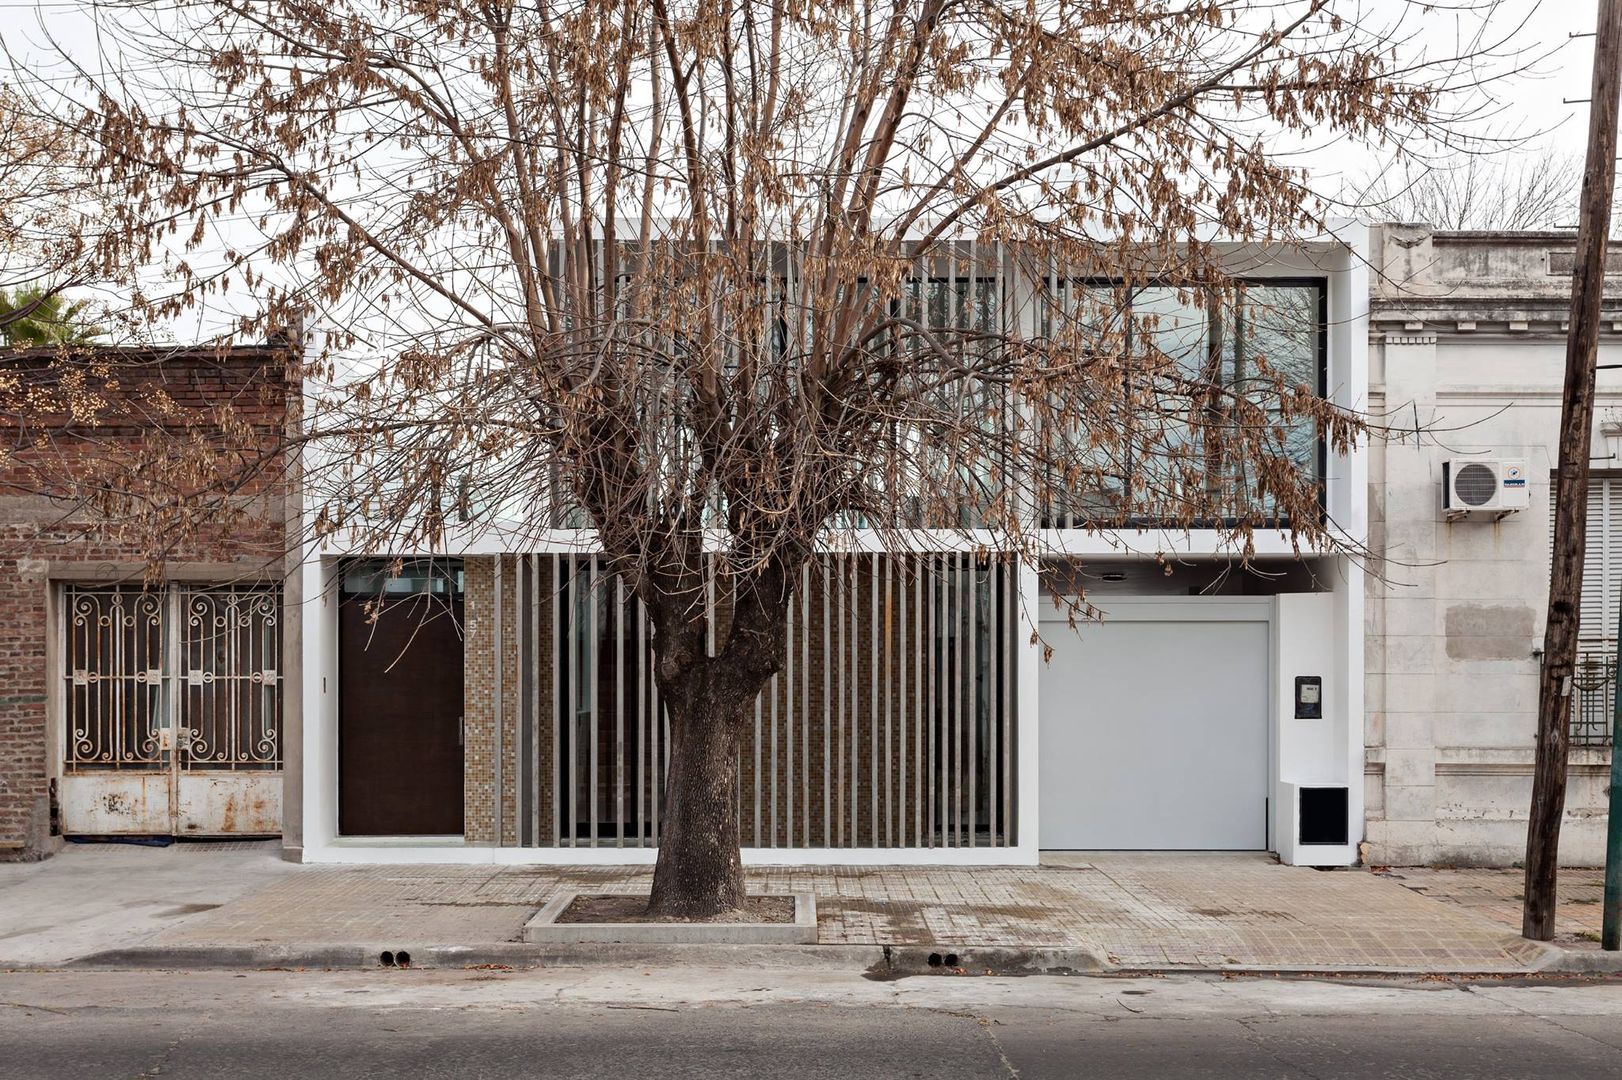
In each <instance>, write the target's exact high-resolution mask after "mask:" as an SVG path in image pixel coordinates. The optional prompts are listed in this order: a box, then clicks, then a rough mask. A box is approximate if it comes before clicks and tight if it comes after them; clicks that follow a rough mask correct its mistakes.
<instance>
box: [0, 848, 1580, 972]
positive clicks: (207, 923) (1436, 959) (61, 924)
mask: <svg viewBox="0 0 1622 1080" xmlns="http://www.w3.org/2000/svg"><path fill="white" fill-rule="evenodd" d="M1443 873H1459V872H1439V871H1399V872H1395V873H1392V874H1386V875H1381V874H1371V873H1368V872H1365V871H1356V870H1340V871H1317V870H1311V869H1306V868H1302V867H1289V866H1280V865H1278V864H1277V863H1275V862H1274V861H1273V860H1272V859H1271V858H1269V857H1267V856H1263V855H1251V854H1241V855H1210V854H1201V855H1178V854H1149V855H1146V854H1118V853H1109V854H1101V853H1100V854H1082V855H1064V856H1054V857H1051V858H1049V859H1048V860H1046V861H1045V862H1044V865H1042V866H1040V867H1029V868H971V867H963V868H920V867H827V868H819V869H807V870H799V869H759V870H751V871H750V872H749V886H750V889H751V891H759V892H781V891H790V890H809V891H811V892H814V893H816V894H817V903H818V916H819V918H818V929H819V937H820V944H822V945H833V946H839V945H844V946H868V947H873V946H883V945H892V946H903V947H905V946H926V947H929V948H940V949H942V950H943V951H945V950H951V949H958V950H964V949H974V948H976V947H978V948H982V949H990V948H998V947H1001V948H1012V949H1037V950H1060V951H1062V950H1067V949H1069V950H1079V951H1087V952H1089V953H1090V954H1091V955H1094V956H1097V957H1099V958H1100V959H1102V960H1104V961H1107V962H1108V963H1109V964H1111V965H1114V966H1117V967H1126V968H1188V969H1215V968H1236V967H1260V968H1291V969H1293V968H1302V969H1319V970H1357V969H1385V970H1405V971H1413V972H1460V971H1481V972H1524V971H1528V970H1532V969H1534V968H1536V967H1537V966H1539V965H1540V964H1541V963H1543V962H1544V961H1546V960H1547V958H1548V957H1549V955H1550V953H1549V950H1548V949H1547V948H1546V947H1544V946H1540V945H1536V944H1533V943H1531V942H1527V941H1524V940H1522V939H1521V938H1520V937H1519V936H1518V935H1517V934H1516V932H1515V928H1514V927H1512V926H1510V925H1507V924H1506V923H1505V922H1503V920H1502V919H1501V918H1498V917H1497V910H1496V908H1494V906H1493V904H1488V903H1484V902H1483V903H1473V902H1467V900H1468V898H1469V897H1470V896H1472V895H1474V894H1472V893H1471V892H1470V891H1469V890H1465V889H1458V888H1455V889H1453V890H1452V891H1451V892H1448V893H1447V895H1440V896H1439V895H1438V893H1439V892H1441V891H1446V890H1441V883H1442V882H1444V881H1450V880H1452V881H1456V880H1459V879H1457V878H1452V879H1450V878H1442V877H1436V876H1435V875H1437V874H1443ZM1489 873H1491V872H1489ZM1498 873H1500V874H1503V873H1505V872H1498ZM1398 874H1403V875H1414V876H1412V877H1408V878H1406V879H1401V880H1399V878H1398ZM1424 874H1429V875H1432V876H1431V877H1429V878H1426V879H1424V882H1421V881H1420V878H1419V875H1424ZM648 880H649V874H648V872H647V871H646V870H644V869H601V868H583V867H563V868H558V867H546V868H542V867H501V868H495V867H489V866H353V867H349V866H291V865H288V864H286V863H282V862H279V861H278V859H277V853H276V850H275V847H274V845H253V844H229V845H218V846H217V847H212V848H211V847H210V846H206V845H185V846H181V845H177V846H176V847H174V848H170V849H167V850H150V849H141V848H125V847H76V848H70V849H69V850H67V851H66V852H64V853H63V854H61V855H59V856H57V857H56V858H55V859H53V860H51V861H49V862H47V863H44V864H38V865H35V866H32V867H27V868H16V867H10V866H4V865H0V960H5V961H13V962H23V963H30V964H54V963H63V962H67V961H70V960H72V959H75V958H78V957H83V956H86V955H88V954H91V953H95V952H101V951H106V950H117V949H125V948H130V947H137V948H141V949H146V950H178V952H179V953H187V954H188V955H193V956H195V955H199V954H203V953H206V952H207V951H208V950H210V949H213V950H216V951H219V950H226V949H235V950H244V949H246V950H253V949H255V948H259V949H261V950H274V949H278V948H280V949H287V950H299V949H306V950H309V949H320V948H322V947H337V946H342V947H350V946H355V947H366V948H378V947H384V948H396V949H398V948H407V949H427V948H431V947H437V946H462V947H471V948H480V947H501V946H506V945H508V944H509V943H513V942H517V941H518V940H519V938H520V933H521V930H522V928H523V925H524V923H525V922H526V921H527V920H528V919H529V918H530V917H531V916H532V915H533V914H534V913H535V912H536V910H538V909H539V908H540V907H541V905H542V904H544V903H545V902H546V901H547V900H548V899H549V898H550V897H551V896H552V894H553V893H554V891H556V890H557V889H559V888H581V887H584V888H588V889H589V888H593V887H602V886H618V887H639V886H640V887H645V886H646V885H647V883H648ZM1483 895H1485V894H1483ZM1461 898H1463V899H1461ZM1494 903H1498V901H1496V900H1495V901H1494ZM222 955H223V954H222ZM237 955H245V954H243V953H238V954H237Z"/></svg>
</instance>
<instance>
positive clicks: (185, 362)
mask: <svg viewBox="0 0 1622 1080" xmlns="http://www.w3.org/2000/svg"><path fill="white" fill-rule="evenodd" d="M283 357H284V354H283V352H282V350H281V349H280V348H273V347H255V348H244V349H238V350H233V351H231V352H227V353H220V352H218V351H215V350H179V351H168V352H154V351H150V350H112V349H108V350H96V351H95V352H94V353H92V354H88V355H85V356H76V357H59V356H56V355H54V354H51V353H45V352H37V351H36V352H19V353H12V354H7V355H5V356H4V357H3V358H0V362H3V363H4V367H3V368H0V371H3V372H5V373H6V374H7V375H13V376H17V377H18V380H19V381H18V383H16V384H12V385H10V386H5V387H0V396H6V395H20V394H24V393H27V392H28V391H29V390H30V388H34V389H38V388H41V387H44V388H49V387H50V386H51V385H53V384H54V383H55V382H56V381H57V380H60V379H61V378H62V377H63V376H64V375H69V376H70V377H84V378H90V379H92V380H94V382H93V385H94V386H95V388H96V389H98V391H99V392H100V394H101V396H102V397H103V398H104V399H105V400H106V402H107V407H106V408H105V409H103V410H102V411H101V413H100V414H99V416H98V417H97V422H94V423H90V422H86V420H85V418H83V417H79V418H71V417H68V416H49V415H46V416H41V415H38V414H33V415H30V414H29V413H26V412H23V411H22V410H21V409H19V408H17V407H16V406H17V401H16V399H15V396H13V397H12V400H10V401H6V402H3V403H0V404H3V405H4V407H0V416H3V417H4V418H5V419H0V438H3V440H4V441H3V443H0V447H3V451H4V452H3V453H0V858H31V857H38V856H39V855H42V854H45V853H48V852H49V851H50V850H52V849H53V846H54V844H55V842H56V841H54V840H53V837H52V831H53V830H52V824H53V823H52V799H51V793H52V783H53V776H52V771H53V763H54V761H55V757H56V755H55V752H54V749H53V746H52V742H53V740H56V739H59V738H60V732H59V731H58V729H57V727H56V725H55V723H54V722H53V719H52V718H51V717H50V715H49V712H48V710H49V701H50V700H51V699H52V695H51V693H50V691H49V688H48V679H49V664H50V658H51V656H52V655H54V649H55V647H56V638H57V635H58V634H59V628H57V627H56V626H54V625H53V622H52V590H53V587H54V584H55V583H56V582H61V581H73V580H82V581H92V580H96V581H107V580H121V579H123V580H134V581H139V580H141V578H142V576H143V574H144V573H145V572H146V570H147V569H148V566H149V565H151V566H153V567H154V568H155V569H156V571H157V574H158V576H159V577H160V578H162V577H174V578H186V579H190V580H202V579H212V580H220V581H225V580H231V579H233V578H241V577H261V576H264V575H267V574H268V575H279V574H280V570H281V553H282V550H283V544H284V537H283V532H282V506H283V494H282V490H281V486H280V484H281V477H280V476H279V475H277V470H276V469H275V468H274V465H275V463H276V459H275V458H274V457H270V458H266V459H264V460H263V461H261V462H260V463H261V464H263V465H267V466H269V467H266V468H263V469H262V470H260V471H259V474H258V475H256V476H254V477H252V478H249V479H247V480H245V482H244V483H243V484H242V485H241V488H240V492H239V493H238V494H236V495H234V497H233V498H232V499H231V500H230V503H229V510H230V514H231V520H230V522H229V524H228V525H226V526H217V525H213V524H211V523H210V522H208V521H203V522H201V523H200V525H199V528H198V529H197V530H196V535H195V536H192V537H190V538H184V537H179V536H178V534H177V536H175V537H171V538H170V540H171V543H170V546H169V550H167V551H166V552H164V553H163V557H162V558H161V559H160V560H158V561H157V562H155V563H150V562H149V556H150V555H151V553H152V540H153V537H152V536H151V535H150V533H142V532H141V531H139V530H129V531H124V532H123V534H122V535H120V532H121V530H119V529H118V528H116V527H115V526H114V525H112V524H110V523H109V522H107V521H105V520H100V519H97V518H96V517H94V516H93V515H91V514H89V513H88V512H86V511H84V510H82V509H80V508H78V507H77V506H76V505H75V504H74V502H73V501H72V500H71V499H69V498H67V497H65V496H67V495H68V494H69V489H68V485H70V484H71V483H72V482H73V481H74V480H75V479H76V478H81V477H84V476H88V475H91V474H93V473H95V472H96V471H97V470H102V469H108V468H113V467H116V465H117V463H118V462H119V461H120V460H133V457H134V456H135V455H138V454H140V453H142V452H150V451H151V450H153V449H155V448H157V447H158V446H159V445H160V443H159V441H158V438H159V437H158V436H157V435H156V434H155V433H154V432H153V431H152V430H151V426H150V425H151V423H152V422H153V421H154V419H155V418H156V417H157V416H158V415H159V412H158V411H156V410H155V409H154V407H153V406H152V402H153V401H155V400H162V401H166V402H172V403H173V404H174V412H172V413H166V414H165V415H166V416H167V417H168V419H169V420H171V421H172V420H173V419H174V418H175V417H179V418H180V419H181V422H182V423H183V424H190V425H191V429H192V432H193V434H199V435H200V436H201V437H205V438H207V437H210V433H211V432H217V431H218V430H219V429H218V428H217V427H216V426H215V424H214V422H213V421H214V419H215V418H219V417H222V416H223V417H227V418H231V419H237V418H240V419H241V420H243V421H246V422H247V423H248V424H249V425H250V426H251V429H252V430H253V431H254V432H257V433H258V434H257V436H256V437H257V438H259V439H261V440H262V441H260V442H259V443H258V444H257V445H256V446H254V447H248V446H245V445H242V444H241V443H240V441H239V440H237V439H234V438H233V439H232V440H231V446H229V447H222V449H227V450H229V449H231V448H233V447H234V448H235V449H236V450H238V451H240V452H241V454H240V456H238V457H236V458H234V459H229V460H238V461H240V460H247V459H251V458H254V457H256V456H261V455H262V454H263V453H264V452H265V450H266V449H267V448H273V447H274V442H275V439H276V438H277V437H278V435H279V433H280V432H281V430H282V426H283V424H284V422H285V413H286V400H287V398H286V392H285V389H284V386H285V384H284V382H283V375H282V373H283V371H284V369H285V367H284V362H283ZM222 410H223V411H222ZM19 417H27V420H26V426H25V421H23V420H20V419H19Z"/></svg>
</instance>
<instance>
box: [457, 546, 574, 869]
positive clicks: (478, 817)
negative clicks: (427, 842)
mask: <svg viewBox="0 0 1622 1080" xmlns="http://www.w3.org/2000/svg"><path fill="white" fill-rule="evenodd" d="M519 562H520V560H519V558H517V557H515V556H510V555H509V556H504V557H503V558H502V561H501V570H500V574H499V575H498V574H497V571H496V560H495V558H494V557H484V558H469V559H467V560H465V562H464V564H463V567H464V590H465V592H464V596H463V605H464V606H463V622H464V626H463V642H462V648H463V652H464V655H465V662H464V665H463V675H462V680H463V688H462V696H463V710H464V723H465V724H466V736H465V739H464V747H463V755H464V756H463V774H462V783H463V789H462V790H463V794H464V799H465V805H466V811H465V816H464V819H463V835H464V836H465V837H466V839H467V840H468V842H470V843H479V844H489V843H493V842H494V841H495V838H496V802H495V798H494V794H495V785H496V752H497V747H498V745H499V748H500V753H501V770H500V771H501V842H502V843H503V844H504V845H513V844H517V843H518V842H519V818H518V814H519V800H518V778H519V768H520V760H519V725H520V714H521V710H522V708H523V704H524V703H523V701H522V693H523V686H522V672H521V669H520V667H519V647H520V644H521V642H520V640H519V632H518V631H519V628H518V615H519V584H520V577H519V573H520V571H519ZM536 562H539V563H540V564H541V573H540V576H539V577H538V579H537V581H536V587H537V588H539V589H541V590H542V595H545V594H546V590H547V589H548V588H549V582H550V560H548V559H541V560H536ZM532 565H533V563H532V562H531V561H528V560H526V561H525V562H524V570H523V573H524V574H525V575H526V576H527V575H528V573H529V568H530V567H531V566H532ZM498 580H499V596H500V601H501V678H500V679H499V680H498V679H497V677H496V665H495V662H494V660H495V656H494V654H495V644H496V643H495V637H496V635H495V612H496V601H497V593H498V588H497V583H498ZM543 621H544V620H543ZM542 633H543V638H542V640H541V641H540V642H534V641H527V642H524V643H522V644H523V648H524V651H525V652H526V653H531V655H539V656H541V657H549V656H550V632H549V628H548V627H546V626H544V625H543V627H542ZM536 645H538V646H539V649H536V650H534V651H532V649H533V647H534V646H536ZM536 667H537V670H538V674H539V686H538V689H539V690H540V691H541V695H542V696H541V700H543V701H550V700H551V690H550V686H551V677H552V673H551V670H550V664H537V665H536ZM498 687H499V689H500V693H501V710H500V711H501V738H500V740H499V741H498V740H497V739H496V693H497V689H498ZM531 693H534V690H533V689H532V690H531ZM543 734H544V742H543V745H541V746H540V748H539V749H540V750H541V753H542V754H543V755H547V754H549V753H550V745H549V743H550V732H545V733H543ZM542 760H543V761H544V760H546V757H545V756H543V757H542ZM541 824H542V833H541V835H543V836H546V835H549V833H548V832H547V831H546V830H548V829H549V828H550V824H551V822H550V808H549V807H546V808H545V813H544V815H543V821H542V823H541Z"/></svg>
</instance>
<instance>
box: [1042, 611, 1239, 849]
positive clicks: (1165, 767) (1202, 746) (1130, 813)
mask: <svg viewBox="0 0 1622 1080" xmlns="http://www.w3.org/2000/svg"><path fill="white" fill-rule="evenodd" d="M1258 607H1259V606H1258ZM1263 610H1265V609H1261V608H1259V610H1258V614H1257V616H1256V618H1257V619H1258V620H1259V619H1261V618H1262V615H1261V611H1263ZM1168 614H1171V612H1168ZM1043 630H1044V635H1045V637H1046V639H1047V641H1048V644H1050V645H1051V646H1052V647H1053V658H1052V660H1051V661H1050V662H1049V663H1048V664H1047V665H1045V666H1044V667H1043V669H1042V672H1041V745H1040V757H1041V762H1042V764H1041V789H1040V792H1039V794H1040V810H1041V819H1040V829H1039V840H1040V843H1041V846H1042V847H1043V848H1047V849H1050V850H1076V849H1086V848H1116V849H1140V850H1148V849H1183V850H1219V849H1228V850H1259V849H1262V848H1265V847H1266V846H1267V772H1268V769H1267V729H1268V723H1267V718H1268V689H1267V687H1268V653H1269V645H1268V624H1267V623H1266V622H1265V621H1221V622H1206V621H1198V622H1196V621H1167V620H1165V619H1155V620H1152V621H1150V620H1144V621H1135V620H1132V619H1131V618H1130V617H1108V616H1107V617H1106V618H1105V620H1104V621H1103V622H1101V623H1090V624H1085V625H1083V626H1081V627H1080V629H1079V632H1072V631H1071V630H1069V629H1068V628H1067V627H1065V626H1064V625H1063V624H1062V623H1059V624H1052V623H1050V624H1048V625H1047V626H1045V627H1044V628H1043Z"/></svg>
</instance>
